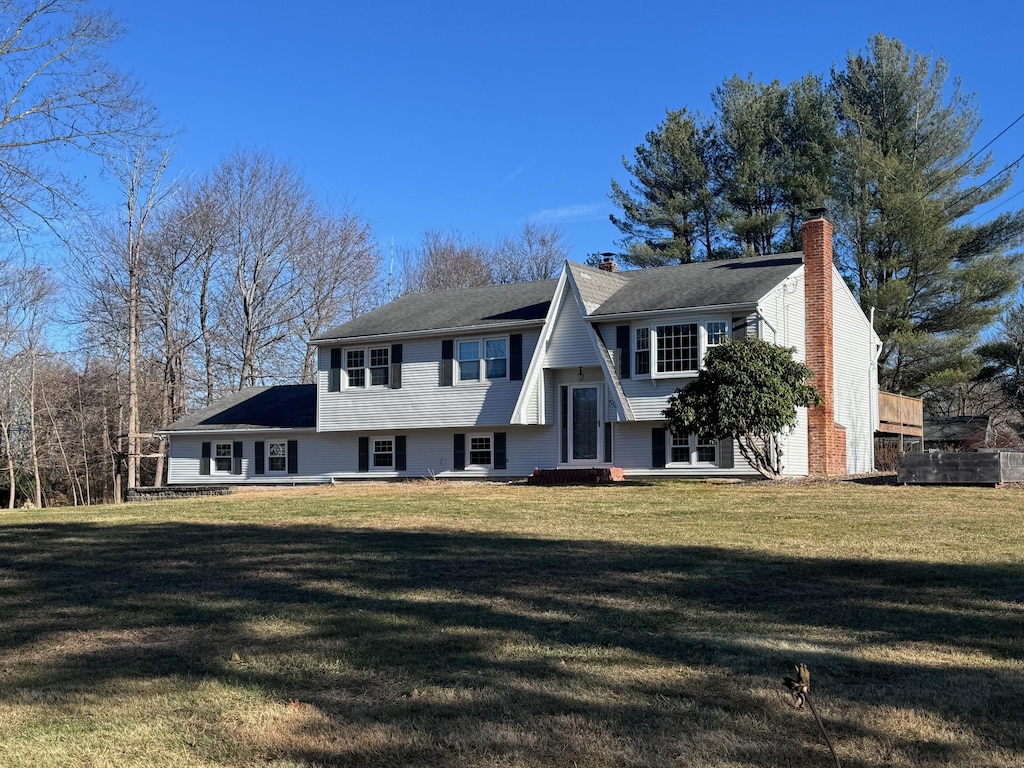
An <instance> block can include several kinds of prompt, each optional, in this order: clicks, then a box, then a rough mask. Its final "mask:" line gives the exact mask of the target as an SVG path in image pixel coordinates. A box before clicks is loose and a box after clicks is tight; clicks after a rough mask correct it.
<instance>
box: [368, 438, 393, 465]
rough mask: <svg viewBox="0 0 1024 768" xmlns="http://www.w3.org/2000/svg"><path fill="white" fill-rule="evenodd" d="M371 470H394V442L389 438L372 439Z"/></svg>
mask: <svg viewBox="0 0 1024 768" xmlns="http://www.w3.org/2000/svg"><path fill="white" fill-rule="evenodd" d="M371 442H372V444H373V445H372V447H373V456H372V459H373V460H372V464H371V466H372V468H373V469H394V468H395V440H394V438H391V437H375V438H373V440H372V441H371Z"/></svg>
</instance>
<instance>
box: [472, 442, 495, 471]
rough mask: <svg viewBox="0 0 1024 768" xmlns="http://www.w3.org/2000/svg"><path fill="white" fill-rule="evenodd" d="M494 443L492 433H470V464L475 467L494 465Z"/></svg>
mask: <svg viewBox="0 0 1024 768" xmlns="http://www.w3.org/2000/svg"><path fill="white" fill-rule="evenodd" d="M493 450H494V444H493V440H492V436H491V435H469V464H470V465H472V466H475V467H491V466H493V465H494V453H493Z"/></svg>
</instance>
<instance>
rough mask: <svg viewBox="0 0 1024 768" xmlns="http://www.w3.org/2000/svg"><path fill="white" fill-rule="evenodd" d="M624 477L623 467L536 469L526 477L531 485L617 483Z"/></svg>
mask: <svg viewBox="0 0 1024 768" xmlns="http://www.w3.org/2000/svg"><path fill="white" fill-rule="evenodd" d="M622 479H623V475H622V469H621V467H587V468H579V469H577V468H573V469H535V470H533V474H532V475H530V476H529V477H528V478H526V482H527V483H528V484H529V485H593V484H596V483H617V482H620V481H621V480H622Z"/></svg>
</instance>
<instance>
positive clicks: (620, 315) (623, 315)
mask: <svg viewBox="0 0 1024 768" xmlns="http://www.w3.org/2000/svg"><path fill="white" fill-rule="evenodd" d="M733 309H746V310H748V311H749V310H751V309H753V310H754V311H757V304H755V303H751V302H749V301H747V302H743V303H742V304H706V305H703V306H699V307H673V308H670V309H652V310H640V311H636V312H615V313H613V314H607V315H601V314H594V315H587V319H588V320H589V321H590V322H592V323H594V322H609V321H612V320H631V319H634V318H643V317H651V316H655V317H660V316H664V315H673V316H679V315H686V314H692V313H695V312H723V311H726V310H733Z"/></svg>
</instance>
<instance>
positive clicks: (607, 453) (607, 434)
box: [604, 421, 612, 464]
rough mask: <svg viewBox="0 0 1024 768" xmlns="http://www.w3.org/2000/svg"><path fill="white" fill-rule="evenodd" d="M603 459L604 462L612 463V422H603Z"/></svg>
mask: <svg viewBox="0 0 1024 768" xmlns="http://www.w3.org/2000/svg"><path fill="white" fill-rule="evenodd" d="M604 460H605V463H606V464H611V463H612V423H611V422H610V421H606V422H605V423H604Z"/></svg>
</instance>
